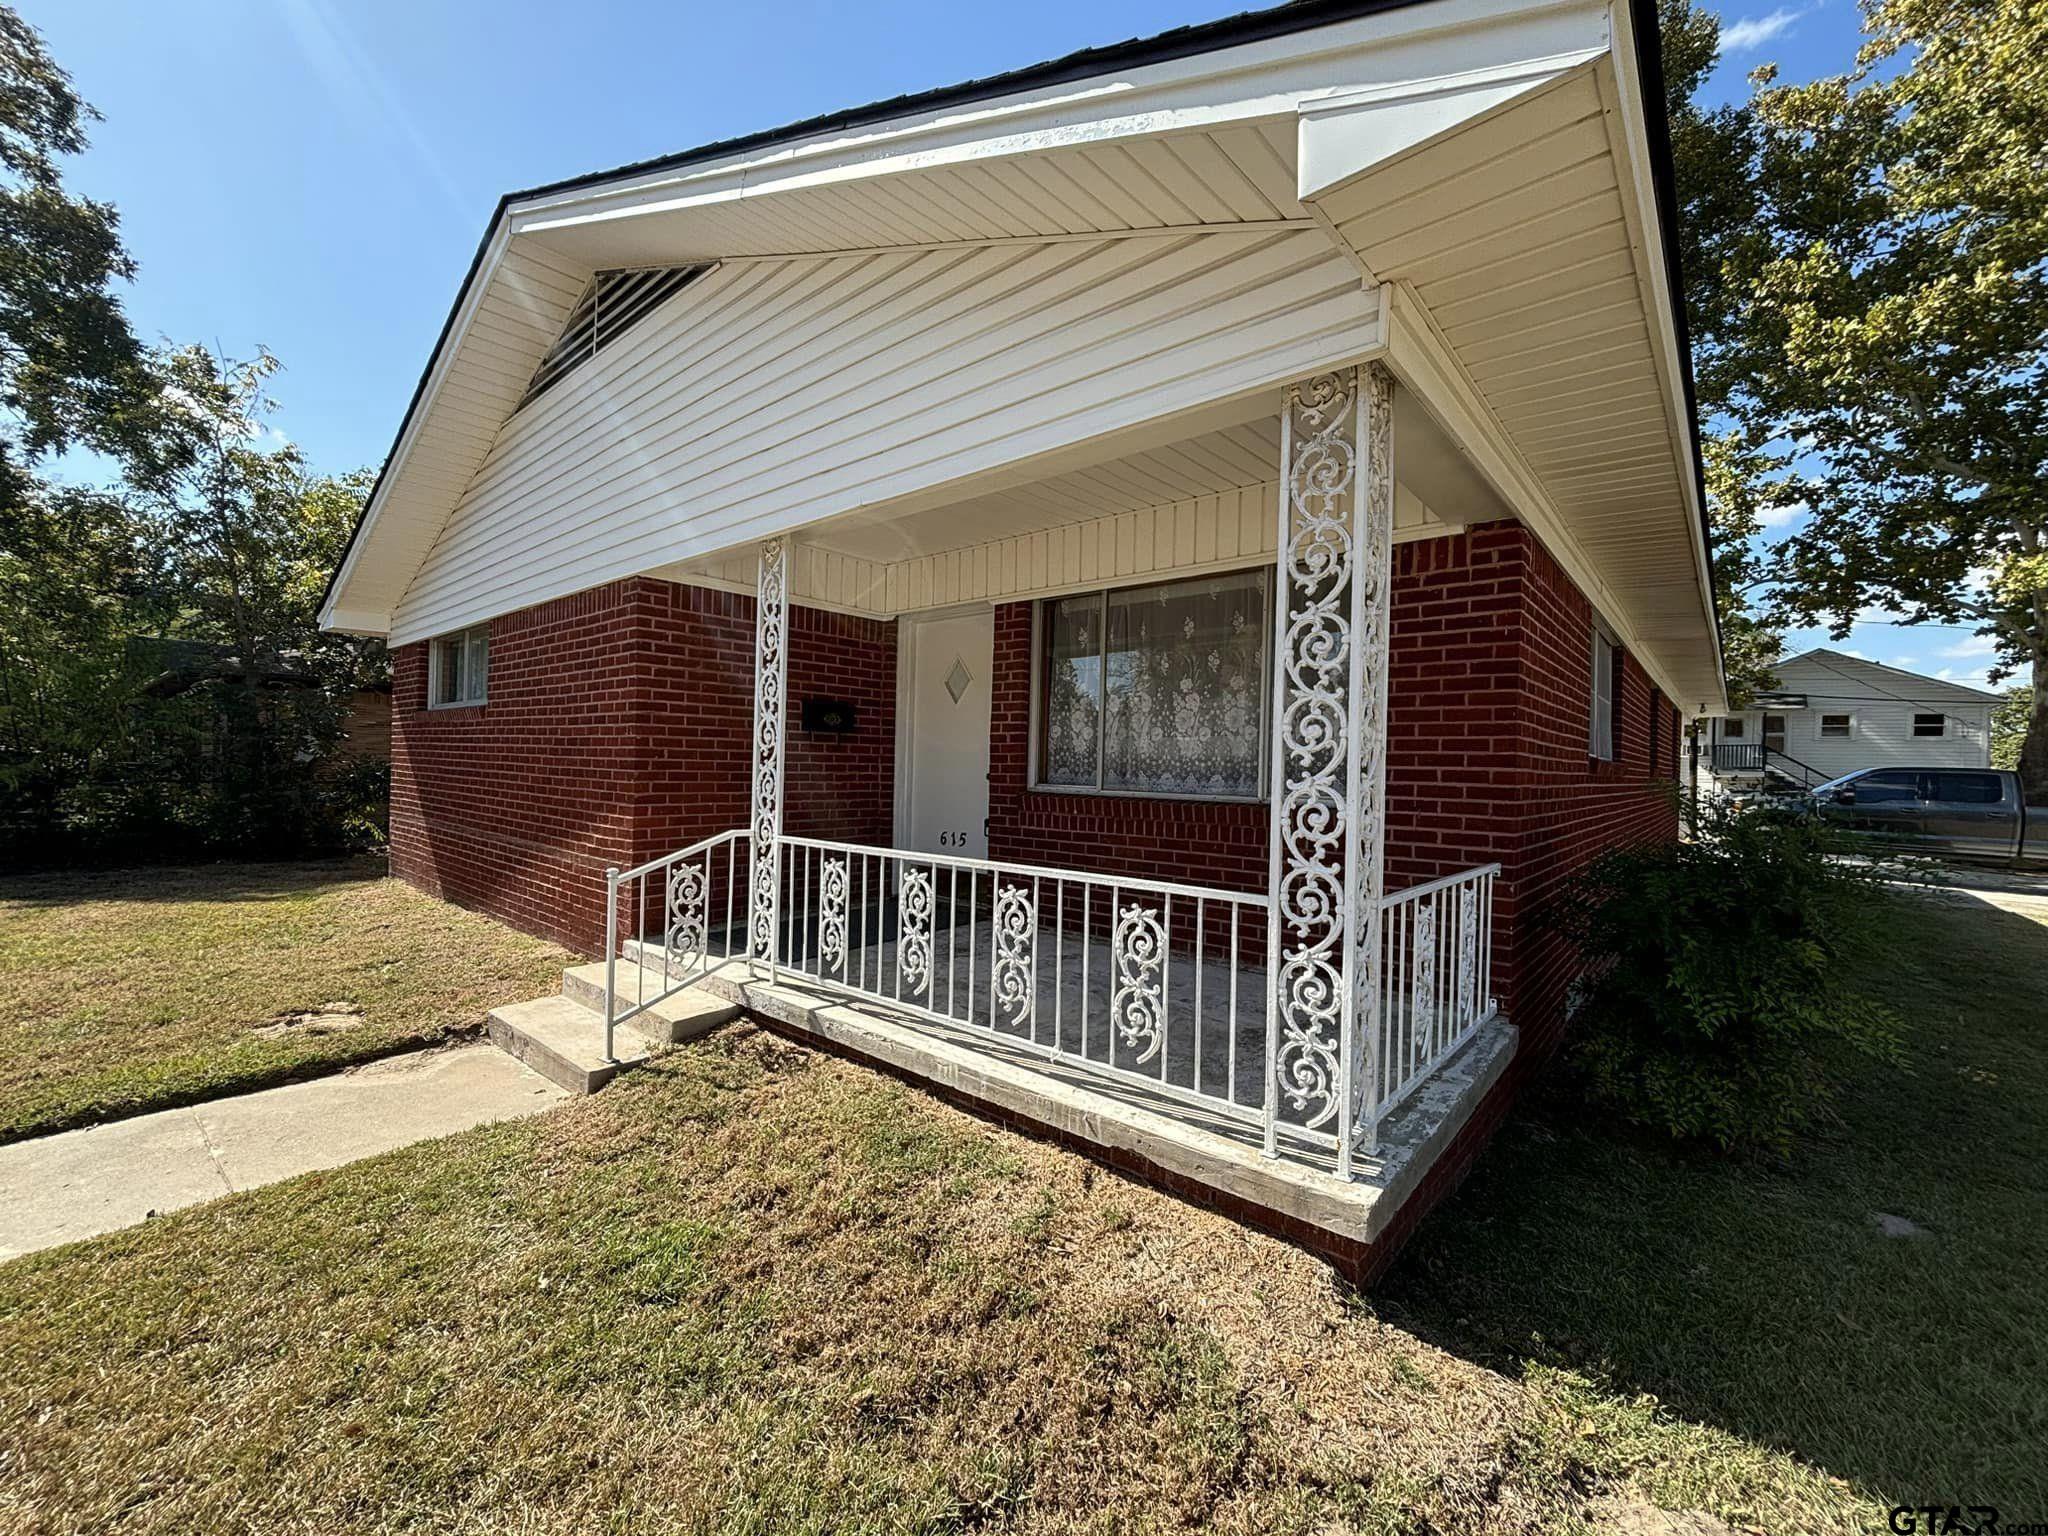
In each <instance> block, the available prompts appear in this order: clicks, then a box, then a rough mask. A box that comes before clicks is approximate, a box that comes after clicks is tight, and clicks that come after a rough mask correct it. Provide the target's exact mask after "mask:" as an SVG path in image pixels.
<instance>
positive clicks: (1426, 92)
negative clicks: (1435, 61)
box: [1297, 12, 1607, 203]
mask: <svg viewBox="0 0 2048 1536" xmlns="http://www.w3.org/2000/svg"><path fill="white" fill-rule="evenodd" d="M1587 15H1588V16H1589V17H1594V18H1598V19H1599V20H1600V23H1601V24H1600V25H1599V26H1598V28H1597V32H1598V37H1597V40H1595V39H1594V38H1592V37H1590V36H1589V38H1588V46H1586V47H1583V48H1579V49H1576V50H1573V51H1571V52H1568V53H1560V54H1553V55H1551V56H1549V57H1547V58H1541V59H1531V60H1528V61H1526V62H1520V61H1518V62H1516V63H1514V64H1508V65H1501V66H1498V67H1495V68H1491V69H1478V70H1469V71H1466V72H1464V73H1461V74H1456V75H1447V76H1443V77H1440V78H1438V79H1434V80H1418V81H1413V82H1403V83H1401V84H1399V85H1390V86H1373V87H1370V88H1368V89H1365V90H1359V91H1344V92H1339V93H1337V94H1335V95H1331V96H1325V97H1322V98H1320V99H1318V100H1315V101H1311V102H1307V103H1305V104H1304V105H1303V106H1302V108H1301V128H1300V139H1299V152H1298V156H1297V160H1298V167H1299V169H1298V177H1299V191H1300V197H1301V200H1302V201H1303V202H1304V203H1313V202H1316V201H1318V200H1319V199H1321V198H1322V197H1324V196H1326V195H1327V194H1329V193H1330V192H1333V191H1335V190H1337V189H1338V188H1339V187H1342V186H1344V185H1345V184H1346V183H1348V182H1351V181H1354V180H1356V179H1357V178H1358V177H1360V176H1363V175H1365V174H1366V173H1367V172H1368V171H1374V170H1378V169H1379V168H1380V167H1382V166H1384V165H1387V164H1388V163H1390V162H1392V161H1394V160H1398V159H1400V158H1401V157H1402V156H1404V155H1406V154H1409V153H1411V152H1412V151H1414V150H1417V149H1420V148H1422V147H1423V146H1424V145H1426V144H1428V143H1430V142H1431V141H1433V140H1435V139H1439V138H1442V137H1444V136H1445V135H1447V134H1451V133H1455V132H1457V131H1458V130H1460V129H1463V128H1466V127H1468V126H1470V125H1471V124H1472V123H1474V122H1477V121H1478V120H1479V119H1480V118H1482V117H1484V116H1486V115H1487V114H1488V113H1490V112H1495V111H1499V110H1501V109H1503V108H1505V107H1507V106H1509V105H1510V104H1511V103H1513V102H1515V101H1517V100H1519V99H1520V98H1521V97H1523V96H1527V95H1529V94H1530V93H1531V92H1534V91H1538V90H1541V89H1542V88H1543V87H1545V86H1547V85H1550V84H1553V83H1554V82H1555V81H1557V80H1558V79H1560V78H1561V77H1562V76H1564V75H1567V74H1570V73H1571V72H1572V71H1574V70H1577V69H1583V68H1585V67H1586V66H1587V65H1589V64H1591V63H1592V62H1593V61H1595V60H1597V59H1599V58H1601V57H1603V56H1604V55H1605V54H1606V52H1607V36H1606V27H1605V20H1604V17H1605V13H1604V12H1588V13H1587Z"/></svg>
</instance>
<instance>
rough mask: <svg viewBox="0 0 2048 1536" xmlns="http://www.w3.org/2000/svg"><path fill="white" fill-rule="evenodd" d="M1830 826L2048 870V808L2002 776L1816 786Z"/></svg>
mask: <svg viewBox="0 0 2048 1536" xmlns="http://www.w3.org/2000/svg"><path fill="white" fill-rule="evenodd" d="M1809 798H1810V800H1811V803H1812V805H1813V806H1814V808H1815V809H1816V810H1817V811H1818V812H1819V813H1820V814H1821V815H1822V816H1824V817H1825V818H1827V820H1829V821H1831V822H1835V823H1837V824H1839V825H1841V826H1844V827H1847V828H1848V829H1849V830H1851V831H1854V832H1866V833H1869V834H1870V835H1871V836H1873V837H1876V838H1881V839H1883V840H1884V841H1885V842H1889V843H1901V844H1907V845H1910V846H1912V847H1915V848H1920V849H1924V850H1925V851H1927V852H1929V853H1941V854H1948V855H1950V856H1953V857H1956V858H1964V859H1996V860H1999V861H2001V862H2013V861H2017V862H2019V863H2024V864H2036V865H2039V866H2041V867H2043V868H2048V806H2038V805H2037V806H2029V805H2028V804H2027V803H2026V801H2025V799H2024V798H2023V797H2022V796H2021V794H2020V776H2019V775H2018V774H2016V773H2008V772H2006V771H2005V770H2003V769H1999V768H1864V769H1860V770H1858V771H1857V772H1855V773H1845V774H1843V775H1842V776H1841V777H1840V778H1839V779H1830V780H1828V782H1827V783H1825V784H1820V785H1816V786H1815V787H1814V789H1813V791H1812V794H1811V795H1810V797H1809Z"/></svg>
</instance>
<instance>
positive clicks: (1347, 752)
mask: <svg viewBox="0 0 2048 1536" xmlns="http://www.w3.org/2000/svg"><path fill="white" fill-rule="evenodd" d="M1393 404H1394V380H1393V375H1391V374H1390V373H1388V372H1387V370H1386V369H1385V368H1384V367H1382V366H1381V365H1380V364H1378V363H1371V364H1368V365H1366V366H1365V367H1363V368H1347V369H1344V370H1343V371H1341V372H1338V373H1327V374H1319V375H1317V376H1316V377H1315V378H1312V379H1304V380H1302V381H1301V382H1299V383H1296V384H1292V385H1290V386H1289V387H1288V390H1287V399H1286V404H1285V406H1284V408H1283V410H1282V412H1281V416H1280V530H1279V534H1280V542H1279V559H1278V573H1279V574H1278V579H1277V581H1276V583H1275V587H1274V594H1273V634H1274V644H1273V771H1272V792H1273V823H1272V838H1271V845H1272V847H1271V869H1270V886H1271V892H1272V899H1273V907H1272V918H1271V922H1270V925H1269V927H1268V932H1267V964H1266V995H1267V1013H1266V1019H1267V1022H1266V1106H1265V1108H1266V1153H1267V1155H1268V1156H1273V1155H1275V1154H1277V1152H1278V1150H1279V1130H1280V1123H1281V1117H1282V1107H1283V1104H1284V1106H1285V1108H1286V1109H1287V1110H1288V1111H1290V1112H1291V1115H1290V1123H1294V1124H1300V1125H1303V1126H1305V1127H1307V1128H1310V1129H1321V1128H1323V1127H1327V1126H1331V1125H1332V1124H1333V1123H1334V1129H1335V1134H1336V1140H1337V1172H1338V1175H1339V1176H1340V1177H1342V1178H1349V1177H1350V1176H1351V1171H1352V1160H1353V1154H1354V1152H1355V1151H1356V1150H1357V1149H1358V1148H1359V1147H1360V1145H1361V1144H1362V1145H1363V1146H1364V1147H1365V1148H1366V1149H1367V1150H1370V1148H1371V1146H1372V1141H1373V1138H1372V1121H1371V1119H1370V1117H1369V1114H1368V1113H1367V1112H1368V1110H1369V1107H1370V1106H1371V1105H1374V1104H1376V1103H1377V1102H1378V1100H1379V1089H1378V1085H1377V1077H1378V1073H1379V1071H1380V1061H1379V1054H1380V1053H1379V1039H1380V897H1381V895H1382V893H1383V891H1384V884H1385V882H1384V875H1383V871H1382V860H1383V856H1384V852H1385V842H1386V837H1385V797H1386V718H1387V608H1388V603H1389V598H1390V593H1391V586H1392V579H1393V524H1394V454H1393ZM1361 459H1362V461H1363V462H1361Z"/></svg>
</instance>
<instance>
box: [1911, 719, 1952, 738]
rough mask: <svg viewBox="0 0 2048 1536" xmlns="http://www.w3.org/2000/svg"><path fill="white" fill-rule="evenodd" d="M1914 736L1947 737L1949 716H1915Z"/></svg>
mask: <svg viewBox="0 0 2048 1536" xmlns="http://www.w3.org/2000/svg"><path fill="white" fill-rule="evenodd" d="M1913 734H1914V735H1915V736H1946V735H1947V734H1948V716H1946V715H1915V716H1914V717H1913Z"/></svg>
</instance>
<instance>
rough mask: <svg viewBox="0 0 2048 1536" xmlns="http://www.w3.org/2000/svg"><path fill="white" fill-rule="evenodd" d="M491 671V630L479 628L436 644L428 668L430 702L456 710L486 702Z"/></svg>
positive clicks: (430, 654)
mask: <svg viewBox="0 0 2048 1536" xmlns="http://www.w3.org/2000/svg"><path fill="white" fill-rule="evenodd" d="M490 671H491V627H490V625H488V624H479V625H478V626H477V627H476V628H475V629H465V630H462V631H461V632H459V633H457V634H453V635H443V636H441V638H440V639H438V640H436V641H435V642H434V644H433V649H432V651H431V652H430V653H429V659H428V664H427V702H428V703H429V704H430V705H432V706H433V707H434V708H435V709H453V708H456V707H457V706H459V705H463V704H481V703H483V702H484V696H485V693H486V689H487V685H488V683H489V680H490Z"/></svg>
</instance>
